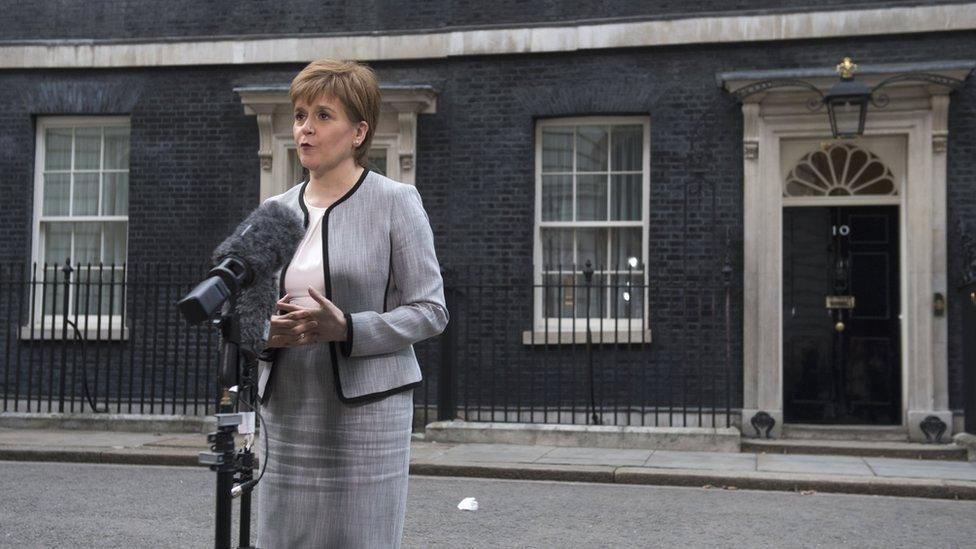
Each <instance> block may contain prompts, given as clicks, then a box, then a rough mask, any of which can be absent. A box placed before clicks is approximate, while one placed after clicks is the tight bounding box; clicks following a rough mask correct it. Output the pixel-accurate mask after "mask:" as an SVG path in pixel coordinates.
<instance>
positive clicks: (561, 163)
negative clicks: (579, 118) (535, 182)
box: [542, 127, 573, 172]
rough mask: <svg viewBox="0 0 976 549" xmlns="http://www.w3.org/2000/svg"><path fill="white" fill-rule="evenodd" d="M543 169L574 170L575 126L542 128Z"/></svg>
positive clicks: (546, 170)
mask: <svg viewBox="0 0 976 549" xmlns="http://www.w3.org/2000/svg"><path fill="white" fill-rule="evenodd" d="M542 171H543V172H571V171H573V128H572V127H565V128H546V129H544V130H542Z"/></svg>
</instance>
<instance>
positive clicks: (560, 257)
mask: <svg viewBox="0 0 976 549" xmlns="http://www.w3.org/2000/svg"><path fill="white" fill-rule="evenodd" d="M540 230H541V231H542V270H544V271H558V270H564V271H569V270H572V268H573V229H540Z"/></svg>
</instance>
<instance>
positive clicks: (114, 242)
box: [102, 222, 127, 265]
mask: <svg viewBox="0 0 976 549" xmlns="http://www.w3.org/2000/svg"><path fill="white" fill-rule="evenodd" d="M104 227H105V228H104V230H105V250H104V253H103V254H102V261H103V262H104V263H105V264H106V265H121V264H123V263H125V243H126V227H127V224H126V223H125V222H108V223H105V224H104Z"/></svg>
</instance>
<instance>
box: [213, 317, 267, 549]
mask: <svg viewBox="0 0 976 549" xmlns="http://www.w3.org/2000/svg"><path fill="white" fill-rule="evenodd" d="M229 305H230V306H229V307H226V308H225V312H224V313H222V314H221V315H220V319H219V320H218V321H216V324H217V325H218V326H219V328H220V332H221V336H222V339H223V343H222V358H223V360H222V361H221V364H220V369H219V371H218V374H217V381H218V402H217V414H216V416H217V431H215V432H213V433H210V434H208V435H207V442H209V443H210V450H211V451H210V452H201V453H200V458H199V459H200V463H201V464H203V465H208V466H210V470H212V471H215V472H216V473H217V508H216V515H215V521H216V522H215V527H214V534H215V535H214V547H216V548H217V549H230V543H231V538H230V528H231V514H232V510H233V509H232V501H231V500H232V498H234V497H238V496H240V498H241V509H240V532H239V534H240V536H239V547H242V548H253V546H252V545H251V539H250V538H251V490H252V489H253V488H254V486H255V485H256V484H257V480H254V468H255V467H257V459H256V457H255V456H254V454H253V453H252V452H251V449H250V445H246V446H244V447H243V448H241V449H240V450H235V449H234V432H235V431H238V430H239V429H238V426H239V425H241V423H242V421H244V423H246V424H247V429H246V430H245V431H244V432H247V433H253V432H254V421H253V419H251V418H253V416H249V415H245V414H242V413H239V412H238V411H237V410H238V405H239V404H240V403H241V402H242V401H243V402H244V403H245V404H246V405H247V406H248V407H249V408H251V410H252V411H254V412H256V410H255V407H254V402H255V400H256V399H255V398H254V397H255V386H254V382H253V380H254V379H255V376H254V371H255V369H256V368H255V366H256V364H255V362H254V361H253V360H247V359H245V357H244V356H242V354H241V352H240V330H239V326H238V321H237V318H236V315H235V314H234V313H233V311H234V300H233V299H231V300H230V304H229ZM242 372H243V374H244V375H241V373H242ZM241 382H243V383H241ZM239 383H240V385H239ZM262 428H263V426H262ZM262 472H263V471H262ZM235 475H236V476H235ZM258 479H260V476H259V477H258ZM235 482H236V483H237V485H236V486H235Z"/></svg>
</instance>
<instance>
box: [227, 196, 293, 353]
mask: <svg viewBox="0 0 976 549" xmlns="http://www.w3.org/2000/svg"><path fill="white" fill-rule="evenodd" d="M304 235H305V228H304V226H303V222H302V219H301V217H300V216H299V215H298V214H297V213H296V212H294V211H292V210H289V209H288V208H287V207H285V206H283V205H281V204H279V203H278V202H275V201H265V202H264V203H263V204H262V205H261V206H259V207H258V208H256V209H255V210H254V211H253V212H251V214H250V215H248V216H247V217H246V218H245V219H244V221H242V222H241V224H240V225H238V226H237V229H236V230H235V231H234V233H233V234H232V235H230V236H229V237H227V238H226V239H225V240H224V241H223V242H221V243H220V245H219V246H217V248H216V249H215V250H214V252H213V256H212V258H211V259H212V261H213V263H214V264H218V263H220V262H221V261H222V260H224V259H225V258H227V257H231V256H233V257H237V258H238V259H240V260H242V261H243V262H244V263H245V264H246V265H247V266H248V267H249V268H250V270H251V273H252V279H251V283H250V284H247V285H246V286H244V288H243V289H242V290H241V291H240V293H239V295H238V297H237V305H236V311H237V317H238V320H239V323H240V336H241V342H240V343H241V350H242V351H244V352H245V353H246V354H247V355H249V357H250V358H253V357H254V356H256V355H257V354H259V353H260V352H261V351H262V350H263V349H264V346H265V344H266V343H267V336H268V329H269V325H270V320H271V315H273V314H274V313H275V302H277V301H278V285H277V280H276V276H275V274H276V273H277V272H278V271H279V270H280V269H281V268H282V267H284V266H285V264H286V263H287V262H289V261H290V260H291V257H292V256H293V255H294V254H295V250H296V249H297V248H298V244H299V243H300V242H301V241H302V238H303V236H304Z"/></svg>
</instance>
